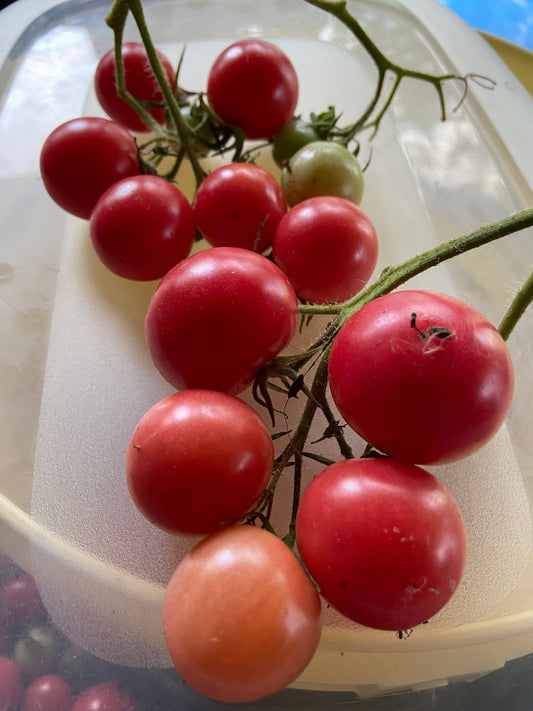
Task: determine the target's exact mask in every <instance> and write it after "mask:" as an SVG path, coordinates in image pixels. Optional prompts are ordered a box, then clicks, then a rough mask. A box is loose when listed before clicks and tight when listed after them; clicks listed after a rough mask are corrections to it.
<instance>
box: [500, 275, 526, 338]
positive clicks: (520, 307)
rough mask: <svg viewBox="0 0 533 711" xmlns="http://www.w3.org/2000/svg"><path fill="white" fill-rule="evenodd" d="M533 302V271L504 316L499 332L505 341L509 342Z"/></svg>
mask: <svg viewBox="0 0 533 711" xmlns="http://www.w3.org/2000/svg"><path fill="white" fill-rule="evenodd" d="M532 302H533V271H532V272H531V273H530V275H529V276H528V278H527V279H526V280H525V282H524V283H523V284H522V286H521V287H520V289H519V290H518V292H517V293H516V296H515V297H514V299H513V300H512V302H511V304H510V306H509V308H508V309H507V311H506V313H505V314H504V316H503V318H502V320H501V322H500V325H499V326H498V331H499V332H500V335H501V336H502V338H503V339H504V340H507V339H508V338H509V336H510V335H511V333H512V332H513V330H514V328H515V326H516V324H517V323H518V321H519V320H520V318H521V317H522V316H523V315H524V313H525V312H526V309H527V308H528V307H529V306H530V304H531V303H532Z"/></svg>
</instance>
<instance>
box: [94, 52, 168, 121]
mask: <svg viewBox="0 0 533 711" xmlns="http://www.w3.org/2000/svg"><path fill="white" fill-rule="evenodd" d="M156 52H157V56H158V59H159V62H160V64H161V66H162V68H163V71H164V73H165V76H166V79H167V81H168V83H169V85H170V86H171V87H174V81H175V71H174V68H173V66H172V64H171V62H170V60H169V59H168V58H167V57H166V56H165V55H164V54H163V53H162V52H160V51H159V50H156ZM122 64H123V71H124V83H125V88H126V90H127V91H128V92H129V93H130V94H131V95H132V96H133V97H134V98H136V99H138V100H140V101H141V102H144V103H145V104H146V105H145V108H146V110H147V111H148V113H150V114H151V116H152V117H153V118H154V119H155V120H156V121H157V122H158V123H160V124H164V123H165V120H166V116H165V109H164V107H163V106H162V104H163V93H162V91H161V88H160V86H159V83H158V81H157V79H156V78H155V76H154V73H153V70H152V67H151V65H150V60H149V59H148V55H147V53H146V49H145V48H144V45H143V44H142V42H125V43H124V44H123V45H122ZM94 89H95V92H96V98H97V99H98V101H99V103H100V105H101V106H102V108H103V109H104V111H105V112H106V114H107V115H108V116H109V117H110V118H112V119H113V120H114V121H116V122H117V123H119V124H121V125H122V126H124V127H125V128H127V129H129V130H130V131H139V132H142V131H147V130H148V129H149V127H148V126H147V125H146V124H145V123H144V121H143V120H142V119H141V117H140V116H139V114H138V113H137V112H136V111H135V109H134V108H132V107H131V106H130V105H129V104H128V102H127V101H125V100H124V99H123V98H122V97H120V96H119V95H118V92H117V82H116V71H115V50H114V49H110V50H109V51H108V52H106V53H105V54H104V55H103V57H102V58H101V59H100V61H99V62H98V64H97V67H96V71H95V74H94Z"/></svg>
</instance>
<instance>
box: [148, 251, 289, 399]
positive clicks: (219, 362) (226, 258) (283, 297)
mask: <svg viewBox="0 0 533 711" xmlns="http://www.w3.org/2000/svg"><path fill="white" fill-rule="evenodd" d="M297 320H298V302H297V298H296V294H295V293H294V289H293V288H292V286H291V284H290V282H289V280H288V279H287V277H286V276H285V274H283V272H282V271H281V269H279V267H277V266H276V265H275V264H273V263H272V262H271V261H269V260H268V259H266V257H262V256H261V255H260V254H256V253H255V252H250V251H249V250H247V249H239V248H237V247H213V248H211V249H207V250H205V251H203V252H199V253H197V254H194V255H192V256H191V257H188V258H187V259H185V260H183V262H180V264H178V265H177V266H175V267H174V268H173V269H171V270H170V272H168V274H166V275H165V276H164V277H163V279H162V280H161V282H160V284H159V286H158V287H157V289H156V291H155V293H154V295H153V297H152V299H151V301H150V305H149V307H148V313H147V315H146V325H145V333H146V341H147V344H148V347H149V350H150V354H151V356H152V360H153V362H154V364H155V365H156V367H157V368H158V370H159V372H160V373H161V375H162V376H163V377H164V378H166V380H168V382H169V383H171V384H172V385H173V386H174V387H176V388H177V389H178V390H181V389H184V388H205V389H212V390H223V391H225V392H228V393H231V394H237V393H239V392H241V391H242V390H244V389H245V388H246V387H248V385H250V383H251V382H252V381H253V379H254V378H255V376H256V374H257V372H258V370H259V369H260V368H261V366H262V365H264V364H265V363H266V361H267V360H269V359H270V358H273V357H274V356H275V355H277V354H278V353H279V352H280V351H281V350H282V349H283V348H284V347H285V346H286V345H287V343H288V342H289V341H290V340H291V338H292V336H293V335H294V332H295V330H296V325H297Z"/></svg>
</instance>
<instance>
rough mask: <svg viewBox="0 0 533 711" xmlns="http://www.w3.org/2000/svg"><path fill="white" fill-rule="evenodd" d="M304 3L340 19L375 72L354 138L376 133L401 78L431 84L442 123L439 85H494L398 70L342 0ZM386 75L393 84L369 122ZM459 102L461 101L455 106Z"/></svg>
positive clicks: (481, 79) (443, 108)
mask: <svg viewBox="0 0 533 711" xmlns="http://www.w3.org/2000/svg"><path fill="white" fill-rule="evenodd" d="M304 2H307V3H308V4H309V5H313V6H314V7H317V8H320V9H321V10H324V11H325V12H327V13H329V14H330V15H333V16H334V17H336V18H337V19H338V20H340V21H341V22H342V23H343V24H344V25H345V26H346V27H347V28H348V29H349V30H350V31H351V33H352V34H353V35H354V37H356V38H357V39H358V40H359V42H360V43H361V45H362V46H363V48H364V49H365V51H366V52H367V54H368V55H369V56H370V58H371V59H372V60H373V62H374V64H375V65H376V68H377V71H378V79H377V84H376V90H375V92H374V96H373V97H372V99H371V101H370V103H369V104H368V106H367V108H366V110H365V111H364V112H363V114H362V115H361V116H360V117H359V119H358V120H357V121H356V122H355V124H354V125H353V127H352V132H353V134H354V135H355V133H357V132H358V131H361V130H363V129H365V128H370V127H373V128H374V134H375V133H376V131H377V130H378V128H379V125H380V123H381V120H382V118H383V116H384V115H385V113H386V111H387V109H388V108H389V106H390V104H391V103H392V100H393V98H394V95H395V94H396V92H397V90H398V88H399V86H400V83H401V82H402V80H403V79H404V78H411V79H417V80H419V81H423V82H426V83H429V84H432V85H433V86H434V87H435V90H436V92H437V95H438V99H439V104H440V110H441V119H442V120H443V121H444V120H445V119H446V102H445V99H444V91H443V85H444V83H445V82H448V81H452V80H457V81H461V82H462V83H463V84H464V85H465V88H466V86H467V79H468V78H471V79H473V80H474V81H479V82H483V85H484V86H485V87H487V88H492V87H493V86H494V82H492V81H491V80H490V79H488V78H487V77H481V76H479V75H477V74H469V75H468V76H458V75H457V74H441V75H438V76H435V75H432V74H428V73H426V72H419V71H416V70H413V69H407V68H405V67H402V66H400V65H398V64H396V63H395V62H393V61H391V60H390V59H389V58H388V57H386V56H385V55H384V54H383V52H382V51H381V50H380V49H379V47H377V45H376V44H375V43H374V42H373V41H372V39H371V38H370V37H369V35H368V34H367V33H366V32H365V30H364V29H363V27H362V26H361V24H360V23H359V22H358V21H357V20H356V18H355V17H354V16H353V15H352V14H351V13H350V12H349V11H348V8H347V6H346V0H304ZM387 73H391V74H393V75H394V83H393V86H392V89H391V90H390V92H389V95H388V97H387V99H386V100H385V102H384V104H383V106H382V107H381V109H380V111H379V112H378V114H377V115H376V117H375V118H374V119H373V120H372V121H370V120H369V119H370V117H371V116H372V114H373V113H374V111H375V109H376V107H377V105H378V103H379V101H380V99H381V98H382V95H383V91H384V86H385V78H386V75H387ZM463 98H464V94H463ZM461 102H462V99H461V101H460V102H459V103H461Z"/></svg>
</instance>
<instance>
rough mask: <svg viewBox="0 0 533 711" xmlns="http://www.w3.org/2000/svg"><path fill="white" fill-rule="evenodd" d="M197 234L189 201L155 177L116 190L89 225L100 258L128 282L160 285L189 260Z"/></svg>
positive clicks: (123, 182) (131, 181) (105, 196)
mask: <svg viewBox="0 0 533 711" xmlns="http://www.w3.org/2000/svg"><path fill="white" fill-rule="evenodd" d="M195 233H196V226H195V221H194V213H193V209H192V207H191V205H190V204H189V202H188V200H187V198H186V197H185V195H183V193H182V192H181V191H180V190H178V188H177V187H176V186H175V185H173V184H172V183H169V182H168V181H167V180H164V179H163V178H159V177H157V176H154V175H135V176H133V177H131V178H124V180H120V181H119V182H118V183H115V184H114V185H112V186H111V187H110V188H108V189H107V190H106V192H105V193H104V194H103V195H102V197H101V198H100V199H99V200H98V202H97V203H96V205H95V208H94V210H93V212H92V214H91V219H90V234H91V240H92V243H93V246H94V248H95V250H96V253H97V254H98V256H99V257H100V259H101V260H102V262H103V263H104V264H105V265H106V266H107V267H108V268H109V269H110V270H111V271H112V272H114V273H115V274H118V275H119V276H122V277H126V278H127V279H138V280H150V279H160V278H161V277H162V276H164V275H165V274H166V273H167V272H168V271H169V269H171V268H172V267H173V266H174V265H175V264H177V263H178V262H180V261H181V260H182V259H184V258H185V257H186V256H187V255H188V254H189V252H190V250H191V247H192V245H193V242H194V236H195Z"/></svg>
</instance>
